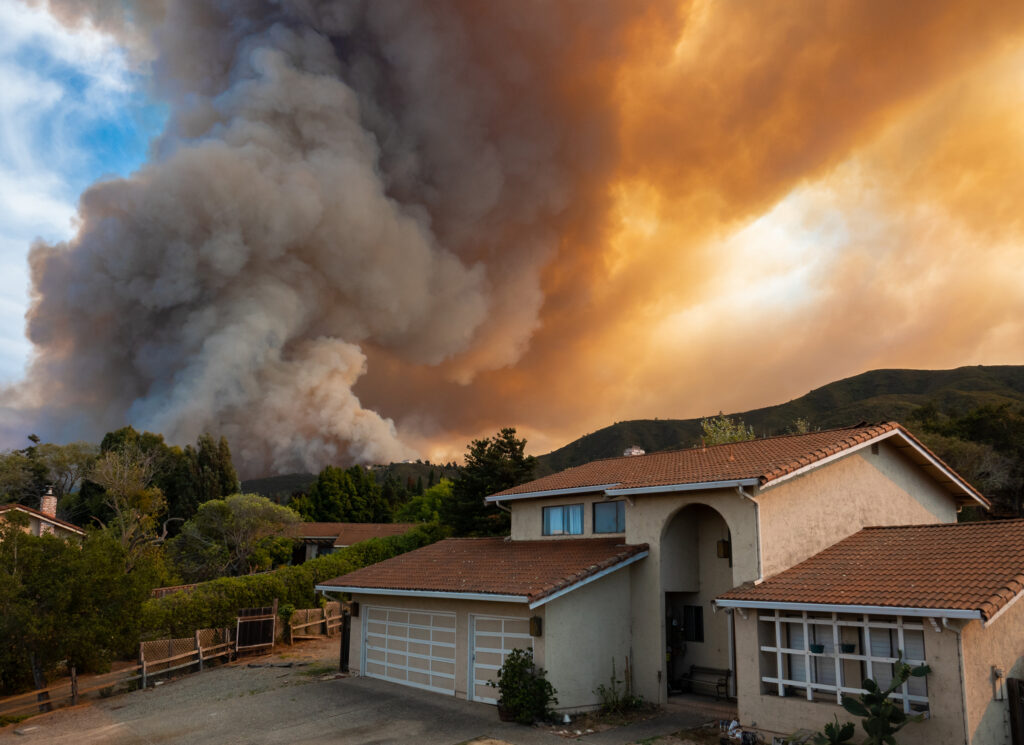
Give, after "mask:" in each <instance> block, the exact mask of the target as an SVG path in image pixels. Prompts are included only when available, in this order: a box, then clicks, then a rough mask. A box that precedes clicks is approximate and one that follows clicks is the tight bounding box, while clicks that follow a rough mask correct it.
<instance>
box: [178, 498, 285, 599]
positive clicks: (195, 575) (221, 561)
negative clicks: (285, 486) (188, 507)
mask: <svg viewBox="0 0 1024 745" xmlns="http://www.w3.org/2000/svg"><path fill="white" fill-rule="evenodd" d="M297 522H299V516H298V515H296V514H295V512H294V511H293V510H291V509H289V508H288V507H281V506H280V505H276V504H274V503H273V502H271V501H270V500H269V499H267V498H266V497H262V496H260V495H258V494H233V495H231V496H229V497H227V498H225V499H212V500H210V501H208V502H204V503H203V504H201V505H200V506H199V509H198V510H197V511H196V514H195V515H193V517H192V518H191V519H190V520H188V522H186V523H185V524H184V526H182V529H181V534H180V535H178V536H177V537H175V538H173V539H172V540H170V541H168V542H167V552H168V555H169V556H170V557H171V560H172V561H173V562H174V563H175V565H176V566H177V567H178V569H179V570H180V572H181V574H182V575H183V576H184V577H185V578H186V579H187V580H189V581H192V582H201V581H204V580H208V579H214V578H216V577H222V576H238V575H242V574H252V573H254V572H256V571H259V570H262V569H271V568H273V566H274V565H275V564H280V563H283V562H285V561H287V560H288V558H290V557H291V553H292V548H293V546H294V540H293V538H291V537H290V536H289V535H288V530H289V528H290V526H292V525H294V524H296V523H297Z"/></svg>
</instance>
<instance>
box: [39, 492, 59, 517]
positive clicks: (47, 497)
mask: <svg viewBox="0 0 1024 745" xmlns="http://www.w3.org/2000/svg"><path fill="white" fill-rule="evenodd" d="M39 511H40V512H42V513H43V514H44V515H46V516H47V517H57V497H55V496H54V495H53V487H52V486H48V487H46V493H45V494H43V498H42V500H41V501H40V502H39Z"/></svg>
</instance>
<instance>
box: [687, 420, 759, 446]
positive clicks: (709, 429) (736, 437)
mask: <svg viewBox="0 0 1024 745" xmlns="http://www.w3.org/2000/svg"><path fill="white" fill-rule="evenodd" d="M700 428H701V430H703V432H704V435H703V437H702V438H701V440H702V442H703V444H705V445H721V444H723V443H726V442H745V441H747V440H753V439H754V428H753V427H748V426H747V425H745V424H744V423H743V420H742V419H736V420H735V421H733V420H732V419H731V418H729V417H727V416H726V415H725V414H723V413H722V412H718V416H716V417H714V418H711V419H701V420H700Z"/></svg>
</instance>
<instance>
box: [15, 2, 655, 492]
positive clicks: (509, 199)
mask: <svg viewBox="0 0 1024 745" xmlns="http://www.w3.org/2000/svg"><path fill="white" fill-rule="evenodd" d="M109 5H110V4H107V3H89V2H82V1H80V0H78V1H74V2H70V1H69V2H64V3H51V7H53V8H54V10H55V12H56V13H57V14H58V16H59V17H62V18H64V19H66V21H67V22H69V23H78V22H82V20H83V19H92V21H93V22H94V23H96V24H97V25H99V26H101V27H104V28H107V29H108V30H109V31H111V32H112V33H115V34H118V35H119V36H120V38H123V39H124V40H125V41H126V43H128V44H131V45H133V47H134V49H135V50H136V51H137V53H138V54H137V56H138V58H139V59H140V60H141V61H140V64H146V65H149V66H150V69H151V71H152V85H153V91H152V93H153V95H154V96H156V97H158V98H160V99H163V100H165V101H167V102H168V104H169V106H170V110H171V118H170V122H169V124H168V127H167V130H166V132H164V133H163V134H162V135H161V137H160V138H159V139H158V140H157V141H156V142H154V144H153V155H152V157H151V159H150V161H149V162H148V163H147V164H146V165H145V166H143V167H142V168H141V169H140V170H139V171H138V172H137V173H135V174H133V175H132V176H131V177H129V178H126V179H118V180H110V181H104V182H101V183H97V184H96V185H94V186H92V187H91V188H90V189H89V190H88V191H86V192H85V193H84V194H83V195H82V198H81V204H80V211H79V217H78V219H79V229H78V232H77V235H76V236H75V237H74V238H73V239H72V240H70V241H68V242H66V243H59V244H54V245H49V244H46V243H38V244H36V245H35V246H33V248H32V250H31V253H30V259H29V261H30V266H31V276H32V304H31V309H30V311H29V314H28V324H27V332H28V336H29V339H30V340H31V342H32V343H33V345H34V348H35V354H34V357H33V359H32V361H31V364H30V372H29V375H28V377H27V379H26V380H25V381H24V382H23V383H21V384H19V385H18V386H16V387H15V388H13V389H10V390H8V391H6V392H4V394H3V400H2V403H3V405H4V406H5V407H6V408H5V409H4V411H5V412H6V414H5V416H4V419H5V420H6V422H5V423H4V425H3V426H4V429H5V430H6V431H8V432H18V433H19V436H20V435H23V434H24V433H25V432H26V431H27V430H28V429H30V428H31V429H33V430H36V431H38V432H39V434H41V435H44V436H45V437H47V438H49V439H54V440H66V439H73V438H81V437H91V438H96V437H98V436H101V435H102V434H103V432H105V431H108V430H109V429H112V428H116V427H119V426H122V425H124V424H126V423H131V424H133V425H134V426H136V427H139V428H145V429H148V430H151V431H156V432H162V433H164V434H165V435H166V436H167V438H168V439H169V440H170V441H172V442H186V441H191V440H193V439H194V438H195V437H196V436H197V435H198V434H200V433H201V432H203V431H207V430H209V431H213V432H216V433H220V434H224V435H226V436H227V437H228V438H229V440H230V441H231V443H232V446H233V450H234V452H235V457H236V460H237V461H238V462H239V464H240V466H241V468H242V470H243V472H245V473H247V474H261V473H268V472H283V471H290V470H298V469H313V470H315V469H319V468H320V467H322V466H323V465H324V464H326V463H337V462H353V461H354V462H363V463H368V462H387V461H391V460H397V459H401V458H404V457H408V456H410V455H411V454H412V453H411V451H410V449H409V448H408V447H407V446H406V445H405V444H403V442H402V440H401V439H400V437H399V435H398V433H397V432H396V428H395V426H394V424H393V422H392V421H391V419H389V418H386V417H384V416H381V415H379V414H378V413H376V412H375V411H372V410H369V409H367V408H365V407H364V406H362V405H361V404H360V401H359V398H358V397H357V395H356V394H355V393H353V386H354V385H355V384H356V382H357V381H358V380H359V379H360V377H361V376H363V375H372V370H369V371H368V368H367V354H366V350H367V349H373V350H376V351H377V353H379V354H383V355H387V356H388V357H389V358H390V359H395V360H397V361H399V363H400V364H403V365H408V366H410V368H414V367H416V366H438V365H440V366H442V367H443V369H444V370H445V375H446V376H447V378H448V379H450V380H453V381H457V382H460V383H466V382H469V381H471V380H473V378H474V376H476V375H477V374H478V373H480V372H481V371H485V370H492V369H496V368H500V367H502V366H506V365H509V364H512V363H514V362H515V361H516V360H517V359H518V358H519V357H520V356H521V355H522V354H523V352H524V350H525V349H527V347H528V345H529V340H530V337H531V334H532V333H533V332H534V330H535V328H536V326H537V324H538V314H539V312H540V309H541V305H542V301H543V298H544V293H543V288H542V281H541V274H542V270H543V269H544V267H545V265H546V264H547V262H549V261H550V260H551V259H552V257H553V256H554V254H555V252H556V251H557V250H558V236H559V234H560V232H561V230H562V227H563V224H564V222H565V221H567V220H570V219H572V215H573V213H572V210H570V201H571V200H573V199H576V198H578V197H579V185H580V183H581V182H583V181H584V180H585V179H586V178H587V177H588V175H592V174H593V172H594V171H595V170H598V169H601V168H603V167H605V166H604V165H603V164H604V163H605V162H606V161H610V160H611V159H612V158H613V153H614V148H613V147H611V146H610V144H609V143H608V142H603V141H602V138H605V139H609V138H608V135H607V132H605V131H603V130H602V129H601V125H595V124H593V123H592V122H591V123H590V124H588V121H589V120H588V119H587V117H586V116H585V115H581V116H576V115H575V114H574V113H573V112H570V111H567V110H564V109H565V105H564V104H560V103H559V100H560V97H562V96H564V93H565V92H564V91H560V90H559V89H558V86H557V84H556V82H555V81H554V79H553V78H552V75H551V70H552V69H557V68H555V67H554V66H556V65H558V64H560V63H564V62H565V61H566V60H567V59H568V55H570V54H580V51H579V45H576V46H575V47H572V49H574V50H575V51H572V49H570V48H569V47H570V46H571V45H566V44H565V43H564V42H565V40H566V39H567V38H569V37H575V38H577V39H579V38H580V37H581V36H583V37H585V38H586V39H587V40H588V41H587V44H586V51H585V52H584V54H586V55H589V56H593V57H595V58H599V57H601V56H604V55H610V54H614V40H615V38H616V36H617V34H618V33H620V28H621V20H622V19H621V18H620V17H619V15H620V14H621V13H624V12H628V11H626V10H625V9H624V8H615V6H609V7H603V6H600V5H598V4H594V3H587V4H586V6H585V8H584V7H583V6H564V7H563V8H558V7H552V6H549V5H547V4H520V3H516V4H511V3H508V4H499V3H459V2H444V3H429V4H427V3H418V2H367V3H352V2H313V0H294V1H281V2H272V1H270V0H266V1H263V0H245V1H238V0H232V1H231V2H226V1H223V0H222V1H219V2H211V0H182V1H180V2H179V1H175V2H168V3H166V4H165V5H158V4H155V3H152V2H146V1H145V0H140V3H139V4H138V6H132V5H129V6H127V7H128V10H127V11H126V12H123V13H121V12H118V13H113V12H110V11H103V10H102V9H103V8H105V7H108V6H109ZM622 5H623V6H625V5H627V4H622ZM634 7H635V6H634ZM570 8H572V9H574V10H573V12H570ZM581 122H582V124H581ZM588 127H589V128H588ZM585 206H586V205H583V207H584V208H585Z"/></svg>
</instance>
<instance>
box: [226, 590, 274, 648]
mask: <svg viewBox="0 0 1024 745" xmlns="http://www.w3.org/2000/svg"><path fill="white" fill-rule="evenodd" d="M276 633H277V600H276V599H275V600H274V604H273V605H269V606H264V607H262V608H243V609H242V610H240V611H238V626H237V627H236V630H235V651H236V652H250V651H253V650H257V649H264V648H269V649H273V648H274V635H275V634H276Z"/></svg>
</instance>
